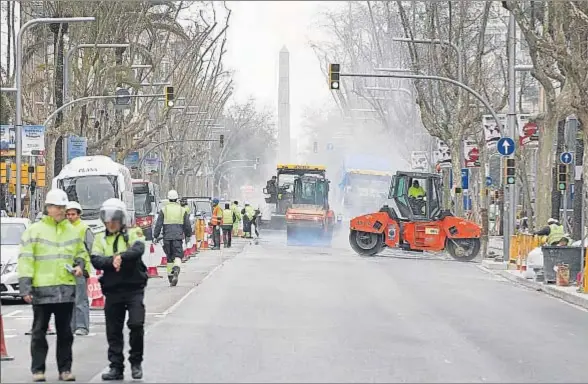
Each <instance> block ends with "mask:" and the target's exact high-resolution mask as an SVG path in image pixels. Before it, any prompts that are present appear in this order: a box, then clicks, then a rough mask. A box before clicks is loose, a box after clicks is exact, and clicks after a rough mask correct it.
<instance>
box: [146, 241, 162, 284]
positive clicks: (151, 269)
mask: <svg viewBox="0 0 588 384" xmlns="http://www.w3.org/2000/svg"><path fill="white" fill-rule="evenodd" d="M156 263H157V256H156V255H155V244H153V243H151V244H150V246H149V254H148V256H147V257H146V263H145V265H147V277H151V278H153V277H163V276H161V275H160V274H159V271H157V265H156Z"/></svg>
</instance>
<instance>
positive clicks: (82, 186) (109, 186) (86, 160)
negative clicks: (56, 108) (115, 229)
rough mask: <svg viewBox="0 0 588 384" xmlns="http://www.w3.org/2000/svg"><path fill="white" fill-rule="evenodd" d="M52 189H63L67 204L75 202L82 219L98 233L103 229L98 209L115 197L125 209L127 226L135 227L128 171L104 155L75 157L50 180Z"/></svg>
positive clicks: (133, 205)
mask: <svg viewBox="0 0 588 384" xmlns="http://www.w3.org/2000/svg"><path fill="white" fill-rule="evenodd" d="M52 188H59V189H63V190H64V191H65V192H66V193H67V197H68V198H69V200H70V201H77V202H78V203H80V205H81V206H82V209H83V210H84V213H83V214H82V219H83V220H84V221H85V222H86V223H87V224H88V225H89V226H90V227H91V228H92V231H94V232H97V231H98V230H101V229H103V227H104V226H103V224H102V222H101V221H100V217H99V213H100V206H101V205H102V203H104V201H106V200H108V199H110V198H113V197H114V198H118V199H120V200H122V201H123V202H124V203H125V204H126V206H127V217H128V219H129V220H130V225H129V226H134V224H135V200H134V196H133V183H132V178H131V172H130V171H129V169H128V168H127V167H125V166H124V165H122V164H119V163H116V162H114V161H113V160H112V159H111V158H110V157H107V156H82V157H76V158H75V159H73V160H72V161H71V162H70V163H69V164H67V165H66V166H65V167H63V169H62V170H61V172H59V175H57V176H56V177H55V178H54V179H53V181H52Z"/></svg>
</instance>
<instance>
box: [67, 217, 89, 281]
mask: <svg viewBox="0 0 588 384" xmlns="http://www.w3.org/2000/svg"><path fill="white" fill-rule="evenodd" d="M71 225H73V227H74V228H75V229H76V230H78V231H79V232H78V233H79V235H80V238H81V239H82V241H83V242H84V246H85V247H86V251H87V252H88V259H87V260H85V265H86V268H85V269H84V275H85V276H86V277H90V274H91V273H92V263H90V257H89V254H90V252H92V243H93V242H94V234H93V233H92V230H91V229H90V227H89V226H88V224H86V223H84V222H83V221H82V220H81V219H78V220H77V221H76V222H73V223H71Z"/></svg>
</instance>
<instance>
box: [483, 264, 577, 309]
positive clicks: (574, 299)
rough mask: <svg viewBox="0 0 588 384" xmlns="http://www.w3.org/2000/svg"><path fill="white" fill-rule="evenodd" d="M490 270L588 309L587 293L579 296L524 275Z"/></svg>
mask: <svg viewBox="0 0 588 384" xmlns="http://www.w3.org/2000/svg"><path fill="white" fill-rule="evenodd" d="M488 271H489V272H491V273H497V274H499V275H500V276H502V277H504V278H505V279H507V280H510V281H512V282H515V283H517V284H519V285H522V286H525V287H527V288H530V289H533V290H535V291H540V292H544V293H546V294H548V295H549V296H553V297H556V298H558V299H561V300H563V301H565V302H568V303H570V304H574V305H577V306H578V307H582V308H584V309H587V310H588V295H586V297H585V298H584V297H578V296H576V295H573V294H571V293H568V292H564V291H560V290H558V289H556V288H554V287H552V286H549V285H547V284H542V283H538V282H535V281H530V280H527V279H525V278H524V277H520V276H515V275H513V274H511V273H508V272H506V271H500V270H488ZM494 271H495V272H494Z"/></svg>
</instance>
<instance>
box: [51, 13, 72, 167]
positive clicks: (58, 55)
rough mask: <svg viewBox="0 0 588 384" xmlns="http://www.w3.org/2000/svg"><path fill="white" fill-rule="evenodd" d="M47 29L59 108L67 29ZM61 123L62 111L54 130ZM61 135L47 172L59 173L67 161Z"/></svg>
mask: <svg viewBox="0 0 588 384" xmlns="http://www.w3.org/2000/svg"><path fill="white" fill-rule="evenodd" d="M57 17H58V16H57ZM49 29H50V30H51V32H52V33H53V52H55V78H54V82H53V87H54V90H53V92H54V100H55V108H56V109H57V108H60V107H61V106H62V105H63V60H64V54H63V53H64V52H63V50H64V36H65V34H66V33H67V30H68V24H67V23H63V24H58V23H53V24H50V25H49ZM62 123H63V113H61V112H60V113H58V114H57V116H56V117H55V123H54V131H55V132H59V127H60V126H61V124H62ZM63 141H64V140H63V137H61V136H60V137H59V138H58V139H57V141H56V142H55V152H54V162H53V163H50V162H47V168H51V164H53V166H54V168H53V169H52V170H51V169H48V170H47V174H49V173H51V174H59V172H60V171H61V168H63V165H64V164H65V162H66V161H67V159H64V158H63V145H64V143H63Z"/></svg>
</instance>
